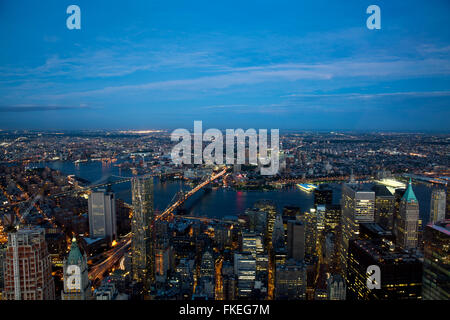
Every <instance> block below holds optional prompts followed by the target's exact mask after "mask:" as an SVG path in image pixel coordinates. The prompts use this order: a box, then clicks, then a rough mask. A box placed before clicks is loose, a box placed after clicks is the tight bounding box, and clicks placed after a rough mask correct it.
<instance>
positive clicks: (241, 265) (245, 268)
mask: <svg viewBox="0 0 450 320" xmlns="http://www.w3.org/2000/svg"><path fill="white" fill-rule="evenodd" d="M234 274H235V275H236V277H237V295H238V298H241V299H242V298H250V297H251V295H252V291H253V289H254V286H255V279H256V260H255V258H253V256H252V255H251V254H239V253H235V254H234Z"/></svg>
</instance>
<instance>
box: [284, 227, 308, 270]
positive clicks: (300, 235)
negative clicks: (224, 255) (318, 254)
mask: <svg viewBox="0 0 450 320" xmlns="http://www.w3.org/2000/svg"><path fill="white" fill-rule="evenodd" d="M287 250H288V258H290V259H294V260H295V261H302V260H304V259H305V224H304V223H303V222H301V221H299V220H289V221H288V223H287Z"/></svg>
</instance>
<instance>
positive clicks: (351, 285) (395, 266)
mask: <svg viewBox="0 0 450 320" xmlns="http://www.w3.org/2000/svg"><path fill="white" fill-rule="evenodd" d="M372 265H376V266H378V267H379V268H380V282H381V283H380V286H381V288H380V289H369V288H368V286H367V279H368V276H367V268H368V267H369V266H372ZM422 268H423V266H422V262H420V260H419V259H418V258H417V257H415V256H414V255H413V254H412V253H410V252H406V251H404V250H402V249H399V248H397V249H396V248H395V247H394V244H393V243H392V242H391V241H388V240H386V239H374V240H351V241H350V245H349V256H348V266H347V287H348V290H347V299H349V300H400V299H421V297H422Z"/></svg>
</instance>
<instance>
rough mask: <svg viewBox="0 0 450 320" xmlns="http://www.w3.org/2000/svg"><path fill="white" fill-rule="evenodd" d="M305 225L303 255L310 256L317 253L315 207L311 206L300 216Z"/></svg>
mask: <svg viewBox="0 0 450 320" xmlns="http://www.w3.org/2000/svg"><path fill="white" fill-rule="evenodd" d="M302 222H303V224H304V225H305V256H307V257H308V258H311V257H312V256H314V255H315V254H316V253H317V238H318V236H317V215H316V209H314V208H311V209H310V211H309V212H305V214H304V215H303V217H302Z"/></svg>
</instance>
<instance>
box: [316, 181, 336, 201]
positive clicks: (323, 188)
mask: <svg viewBox="0 0 450 320" xmlns="http://www.w3.org/2000/svg"><path fill="white" fill-rule="evenodd" d="M332 203H333V190H332V189H331V188H329V187H328V185H323V184H321V185H319V187H318V188H317V189H315V190H314V206H317V205H320V204H323V205H327V204H332Z"/></svg>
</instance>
